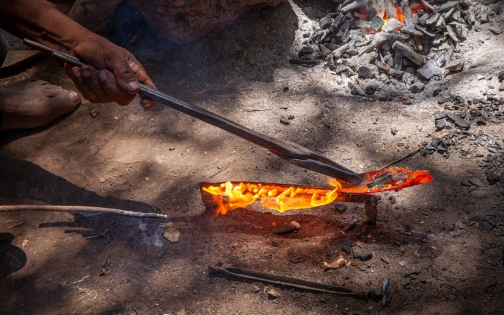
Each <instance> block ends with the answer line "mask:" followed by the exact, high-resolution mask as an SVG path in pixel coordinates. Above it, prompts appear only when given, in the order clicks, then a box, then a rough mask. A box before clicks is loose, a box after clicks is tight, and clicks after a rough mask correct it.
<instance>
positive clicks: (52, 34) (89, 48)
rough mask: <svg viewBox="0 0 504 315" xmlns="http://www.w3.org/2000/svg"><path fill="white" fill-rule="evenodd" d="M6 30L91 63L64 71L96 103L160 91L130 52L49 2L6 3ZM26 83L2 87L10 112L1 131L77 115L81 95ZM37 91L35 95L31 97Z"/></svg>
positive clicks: (0, 16)
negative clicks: (146, 90)
mask: <svg viewBox="0 0 504 315" xmlns="http://www.w3.org/2000/svg"><path fill="white" fill-rule="evenodd" d="M0 27H1V28H3V29H5V30H7V31H9V32H10V33H12V34H14V35H16V36H17V37H19V38H28V39H31V40H33V41H36V42H38V43H41V44H44V45H46V46H48V47H51V48H54V49H57V50H60V51H62V52H65V53H68V54H70V55H73V56H75V57H77V58H79V59H80V60H82V61H83V62H85V63H86V64H88V65H86V66H83V67H81V68H79V67H72V66H71V65H68V64H64V68H65V72H66V73H67V74H68V76H69V77H70V78H71V79H72V80H73V82H74V84H75V86H76V88H77V89H78V90H79V92H80V93H81V94H82V96H83V97H84V98H85V99H87V100H89V101H90V102H92V103H111V102H116V103H118V104H119V105H127V104H129V103H130V102H131V101H132V100H133V98H134V97H135V95H136V94H137V93H138V92H139V90H140V85H139V83H143V84H146V85H148V86H151V87H153V88H155V85H154V83H153V82H152V80H151V79H150V78H149V76H148V75H147V73H146V72H145V69H144V68H143V66H142V65H141V64H140V62H139V61H138V60H137V59H136V58H135V57H134V56H133V55H132V54H131V53H130V52H128V51H127V50H125V49H124V48H121V47H119V46H117V45H115V44H113V43H111V42H110V41H109V40H107V39H105V38H103V37H101V36H99V35H97V34H94V33H92V32H90V31H89V30H87V29H86V28H84V27H82V26H81V25H79V24H78V23H76V22H74V21H73V20H71V19H70V18H68V17H67V16H66V15H64V14H63V13H61V12H60V11H59V10H58V9H57V8H56V7H55V6H54V5H53V4H52V3H50V2H48V1H45V0H16V1H3V3H2V5H1V6H0ZM95 69H101V70H100V71H96V70H95ZM23 82H24V83H20V84H18V85H15V86H12V85H9V86H7V87H4V88H0V110H2V111H3V112H4V123H3V124H2V125H1V126H0V131H2V130H7V129H16V128H33V127H38V126H42V125H45V124H47V123H49V122H50V121H52V120H53V119H55V118H57V117H58V116H60V115H63V114H67V113H70V112H72V111H73V110H75V108H77V107H78V106H79V104H80V98H79V96H78V95H77V93H75V92H72V91H65V90H63V89H61V88H59V90H58V87H56V86H54V85H50V84H48V83H47V82H43V81H31V82H28V81H26V82H25V81H23ZM33 82H38V83H37V84H35V83H33ZM32 90H33V91H34V93H31V92H29V91H32ZM49 91H50V92H49ZM58 92H59V93H58ZM21 95H23V97H24V98H23V97H21ZM30 97H31V98H30ZM141 105H142V106H143V107H144V108H145V109H148V110H150V109H154V108H155V107H156V105H157V104H156V102H154V101H152V100H146V99H143V100H141ZM55 116H56V117H55Z"/></svg>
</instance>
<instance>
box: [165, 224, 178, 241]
mask: <svg viewBox="0 0 504 315" xmlns="http://www.w3.org/2000/svg"><path fill="white" fill-rule="evenodd" d="M163 237H164V238H166V239H167V240H169V241H170V242H172V243H176V242H178V240H179V238H180V231H179V230H177V229H176V228H175V225H174V224H173V222H168V223H166V224H165V225H164V232H163Z"/></svg>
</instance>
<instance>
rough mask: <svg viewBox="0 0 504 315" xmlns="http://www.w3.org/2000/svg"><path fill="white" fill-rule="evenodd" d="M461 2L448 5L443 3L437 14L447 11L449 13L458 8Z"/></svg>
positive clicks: (450, 2) (451, 2) (452, 2)
mask: <svg viewBox="0 0 504 315" xmlns="http://www.w3.org/2000/svg"><path fill="white" fill-rule="evenodd" d="M459 2H460V1H449V2H446V3H443V4H442V5H440V6H439V7H438V8H437V12H445V11H448V10H450V9H451V8H453V7H455V6H457V5H458V4H459Z"/></svg>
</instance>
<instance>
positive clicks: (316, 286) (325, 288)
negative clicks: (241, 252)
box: [208, 266, 369, 301]
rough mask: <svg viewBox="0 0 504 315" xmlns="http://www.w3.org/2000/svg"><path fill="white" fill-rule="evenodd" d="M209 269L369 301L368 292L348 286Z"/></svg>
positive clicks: (216, 272) (216, 268) (212, 272)
mask: <svg viewBox="0 0 504 315" xmlns="http://www.w3.org/2000/svg"><path fill="white" fill-rule="evenodd" d="M208 270H209V272H210V273H211V274H212V275H219V274H221V275H224V276H228V277H234V278H237V279H245V280H248V281H261V282H267V283H271V284H275V285H280V286H287V287H291V288H297V289H301V290H308V291H316V292H324V293H332V294H337V295H343V296H348V297H353V298H357V299H360V300H364V301H367V300H368V298H369V296H368V293H367V292H353V291H352V290H349V289H347V288H342V287H337V286H335V285H330V284H324V283H320V282H313V281H308V280H303V279H297V278H291V277H285V276H277V275H274V274H268V273H264V272H260V271H254V270H247V269H242V268H219V267H212V266H208Z"/></svg>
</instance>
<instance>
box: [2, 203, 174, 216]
mask: <svg viewBox="0 0 504 315" xmlns="http://www.w3.org/2000/svg"><path fill="white" fill-rule="evenodd" d="M8 211H54V212H93V213H110V214H118V215H124V216H128V217H137V218H160V219H167V218H168V216H167V215H166V214H160V213H144V212H134V211H127V210H120V209H112V208H101V207H88V206H51V205H14V206H0V213H2V212H8Z"/></svg>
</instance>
